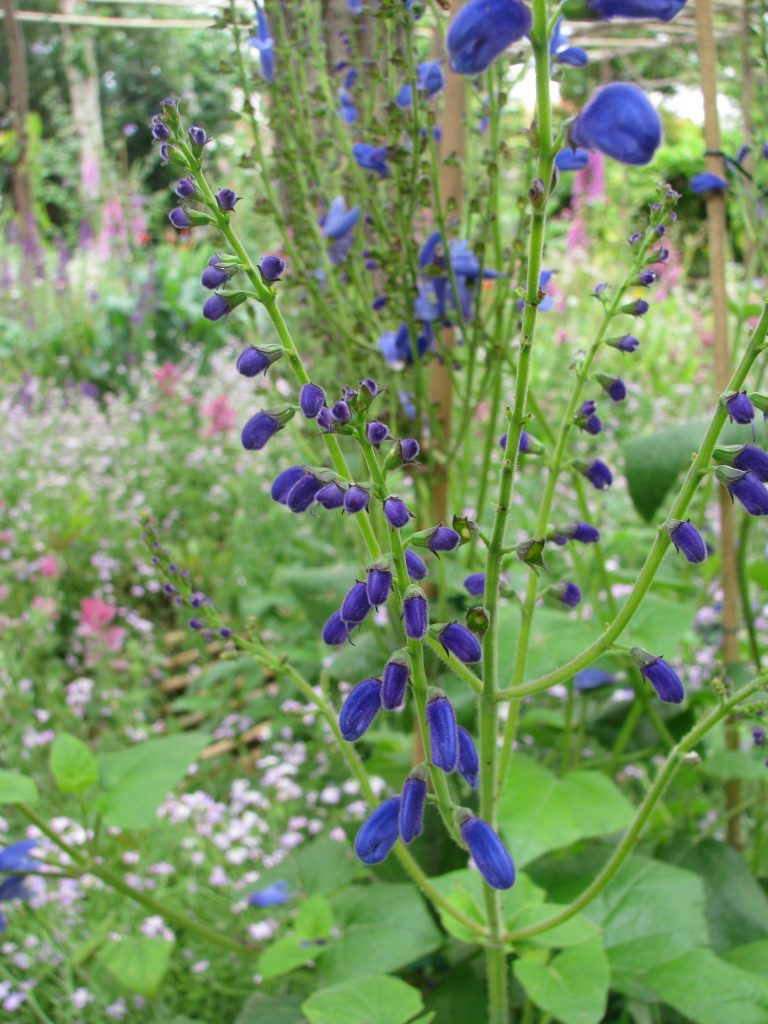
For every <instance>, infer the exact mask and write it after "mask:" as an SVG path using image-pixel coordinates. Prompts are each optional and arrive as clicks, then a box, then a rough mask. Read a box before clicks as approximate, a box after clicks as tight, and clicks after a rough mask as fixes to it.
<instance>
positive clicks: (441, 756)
mask: <svg viewBox="0 0 768 1024" xmlns="http://www.w3.org/2000/svg"><path fill="white" fill-rule="evenodd" d="M427 727H428V729H429V745H430V748H431V750H432V764H434V765H436V767H438V768H442V770H443V771H444V772H455V771H456V765H457V764H458V761H459V731H458V726H457V724H456V713H455V712H454V710H453V705H452V704H451V702H450V701H449V700H448V698H447V697H446V696H444V695H443V694H440V695H439V696H432V697H430V698H429V700H428V701H427Z"/></svg>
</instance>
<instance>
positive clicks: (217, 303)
mask: <svg viewBox="0 0 768 1024" xmlns="http://www.w3.org/2000/svg"><path fill="white" fill-rule="evenodd" d="M231 312H232V305H231V303H230V302H229V299H227V298H225V297H224V296H223V295H218V294H217V295H212V296H211V297H210V299H207V300H206V302H205V305H204V306H203V316H204V317H205V319H206V320H212V321H214V322H215V321H216V320H222V319H223V318H224V317H225V316H228V315H229V313H231Z"/></svg>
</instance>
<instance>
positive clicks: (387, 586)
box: [365, 563, 392, 608]
mask: <svg viewBox="0 0 768 1024" xmlns="http://www.w3.org/2000/svg"><path fill="white" fill-rule="evenodd" d="M365 585H366V588H367V591H368V601H369V602H370V604H371V605H372V606H373V607H374V608H378V607H379V606H380V605H382V604H386V603H387V600H388V598H389V594H390V591H391V590H392V570H391V569H390V568H389V566H388V565H387V564H386V563H385V564H384V565H379V564H374V565H372V566H371V567H370V568H369V569H368V575H367V577H366V583H365Z"/></svg>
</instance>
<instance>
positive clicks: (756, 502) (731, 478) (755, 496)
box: [715, 466, 768, 516]
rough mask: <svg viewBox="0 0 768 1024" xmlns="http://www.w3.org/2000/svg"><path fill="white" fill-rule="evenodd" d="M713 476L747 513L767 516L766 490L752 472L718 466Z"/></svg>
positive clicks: (767, 495) (767, 492) (767, 500)
mask: <svg viewBox="0 0 768 1024" xmlns="http://www.w3.org/2000/svg"><path fill="white" fill-rule="evenodd" d="M715 476H716V477H717V479H718V480H719V481H720V483H722V484H724V485H725V486H726V487H727V488H728V491H729V493H730V495H731V497H732V498H738V500H739V501H740V502H741V504H742V506H743V507H744V509H745V511H747V512H748V513H749V515H751V516H768V490H766V489H765V487H764V486H763V484H762V483H761V482H760V480H759V479H758V478H757V477H756V476H755V474H754V473H750V472H747V471H745V470H740V469H732V468H731V467H730V466H718V467H717V469H716V470H715Z"/></svg>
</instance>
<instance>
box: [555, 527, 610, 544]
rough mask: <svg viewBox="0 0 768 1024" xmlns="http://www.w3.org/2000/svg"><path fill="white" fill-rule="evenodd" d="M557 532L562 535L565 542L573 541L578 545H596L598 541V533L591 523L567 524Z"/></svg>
mask: <svg viewBox="0 0 768 1024" xmlns="http://www.w3.org/2000/svg"><path fill="white" fill-rule="evenodd" d="M557 532H558V533H560V534H563V535H564V536H565V538H566V540H575V541H578V542H579V543H580V544H597V542H598V541H599V540H600V531H599V530H598V529H597V527H596V526H592V525H591V523H568V525H567V526H564V527H563V528H562V529H561V530H558V531H557Z"/></svg>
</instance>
